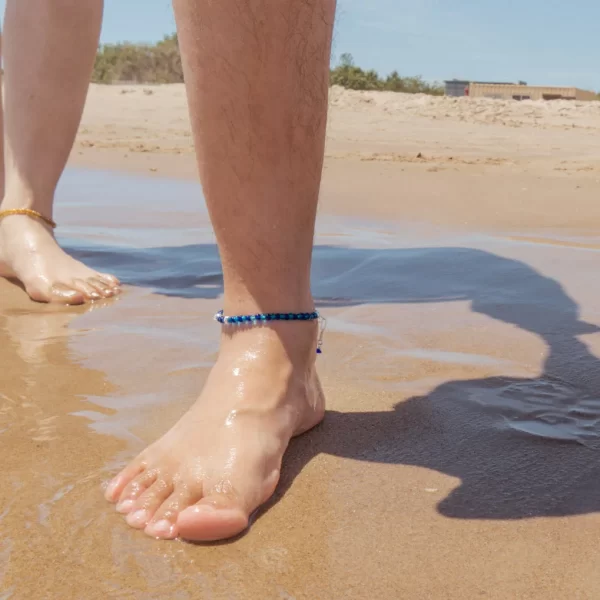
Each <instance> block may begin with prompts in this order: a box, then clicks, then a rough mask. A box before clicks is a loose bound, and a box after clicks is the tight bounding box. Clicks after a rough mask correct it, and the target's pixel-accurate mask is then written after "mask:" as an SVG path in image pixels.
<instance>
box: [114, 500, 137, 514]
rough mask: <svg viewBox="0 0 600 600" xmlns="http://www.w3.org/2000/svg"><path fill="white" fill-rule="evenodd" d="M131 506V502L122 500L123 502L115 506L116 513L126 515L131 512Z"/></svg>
mask: <svg viewBox="0 0 600 600" xmlns="http://www.w3.org/2000/svg"><path fill="white" fill-rule="evenodd" d="M132 506H133V500H123V502H119V504H117V512H120V513H127V512H129V511H130V510H131V507H132Z"/></svg>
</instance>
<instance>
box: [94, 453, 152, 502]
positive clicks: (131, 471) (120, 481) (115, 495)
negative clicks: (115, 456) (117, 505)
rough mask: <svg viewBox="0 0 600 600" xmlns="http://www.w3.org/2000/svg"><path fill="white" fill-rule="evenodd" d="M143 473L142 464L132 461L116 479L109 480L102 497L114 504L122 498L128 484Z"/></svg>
mask: <svg viewBox="0 0 600 600" xmlns="http://www.w3.org/2000/svg"><path fill="white" fill-rule="evenodd" d="M143 472H145V469H144V464H143V463H142V462H138V461H134V462H132V463H130V464H129V465H127V467H126V468H125V469H123V470H122V471H121V472H120V473H119V474H118V475H117V476H116V477H113V478H112V479H111V481H110V482H109V484H108V486H107V488H106V491H105V492H104V497H105V498H106V499H107V500H108V501H109V502H113V503H114V502H116V501H117V500H119V499H120V498H121V496H123V492H124V490H125V488H126V487H127V486H128V485H129V484H130V482H132V481H133V480H134V479H135V478H136V477H138V476H139V475H140V474H142V473H143Z"/></svg>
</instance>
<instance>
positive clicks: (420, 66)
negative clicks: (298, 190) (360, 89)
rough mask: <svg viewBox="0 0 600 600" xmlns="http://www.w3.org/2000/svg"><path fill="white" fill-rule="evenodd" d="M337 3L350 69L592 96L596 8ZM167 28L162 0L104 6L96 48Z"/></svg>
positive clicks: (169, 21)
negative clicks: (578, 90) (574, 90)
mask: <svg viewBox="0 0 600 600" xmlns="http://www.w3.org/2000/svg"><path fill="white" fill-rule="evenodd" d="M16 1H27V0H16ZM338 3H339V4H338V6H339V10H338V21H337V25H336V32H335V40H334V60H335V58H336V57H338V56H339V55H340V54H342V53H344V52H350V53H351V54H353V55H354V58H355V62H356V64H358V65H360V66H362V67H365V68H375V69H377V70H378V71H380V72H381V73H384V74H385V73H388V72H390V71H392V70H393V69H397V70H398V71H399V72H400V74H402V75H422V76H423V77H424V78H425V79H428V80H443V79H451V78H453V77H457V78H465V79H479V80H496V81H517V80H519V79H523V80H525V81H527V82H528V83H531V84H539V85H542V84H547V85H576V86H579V87H584V88H589V89H594V90H600V34H599V31H598V30H599V23H600V2H598V1H597V0H570V1H569V0H500V1H498V0H454V1H452V0H338ZM3 4H4V2H3V0H0V6H2V5H3ZM174 29H175V24H174V21H173V17H172V12H171V3H170V0H106V11H105V23H104V28H103V33H102V40H103V41H104V42H115V41H122V40H130V41H154V40H157V39H160V38H161V37H162V36H163V35H164V34H167V33H171V32H172V31H174Z"/></svg>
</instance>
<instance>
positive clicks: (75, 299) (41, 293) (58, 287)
mask: <svg viewBox="0 0 600 600" xmlns="http://www.w3.org/2000/svg"><path fill="white" fill-rule="evenodd" d="M25 289H26V290H27V293H28V294H29V297H30V298H31V299H32V300H35V301H36V302H51V303H55V304H84V303H85V301H86V299H87V298H86V296H85V294H83V293H82V292H81V291H79V290H76V289H74V288H72V287H70V286H67V285H64V284H62V283H56V284H54V285H53V286H52V287H51V288H50V290H48V289H47V288H46V287H45V286H37V285H26V286H25Z"/></svg>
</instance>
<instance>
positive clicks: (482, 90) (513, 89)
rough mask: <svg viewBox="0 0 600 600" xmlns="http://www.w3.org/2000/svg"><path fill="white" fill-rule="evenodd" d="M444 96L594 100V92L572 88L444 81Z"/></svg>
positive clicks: (520, 83)
mask: <svg viewBox="0 0 600 600" xmlns="http://www.w3.org/2000/svg"><path fill="white" fill-rule="evenodd" d="M445 84H446V96H470V97H472V98H497V99H501V100H596V98H597V96H596V93H595V92H589V91H587V90H581V89H579V88H574V87H544V86H534V85H527V84H526V83H525V82H522V81H520V82H519V83H499V82H486V81H463V80H458V79H453V80H451V81H446V82H445Z"/></svg>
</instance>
